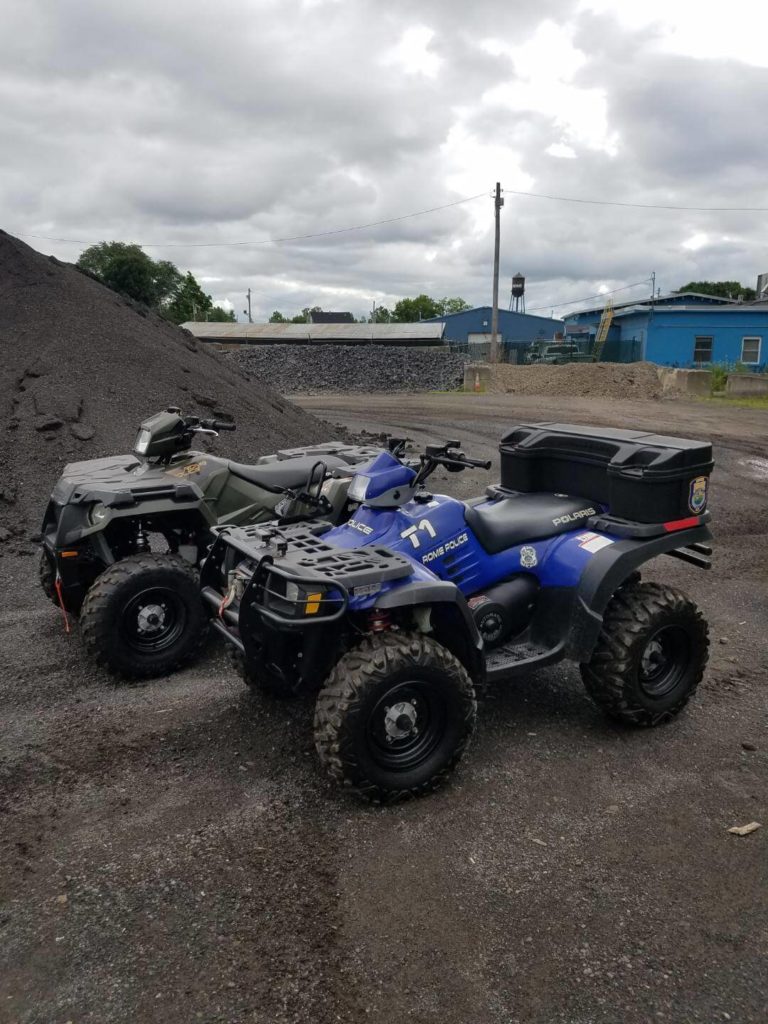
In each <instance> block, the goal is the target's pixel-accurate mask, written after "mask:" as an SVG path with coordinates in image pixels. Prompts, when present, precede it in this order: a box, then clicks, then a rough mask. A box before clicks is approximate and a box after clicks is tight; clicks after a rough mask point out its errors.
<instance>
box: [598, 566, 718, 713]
mask: <svg viewBox="0 0 768 1024" xmlns="http://www.w3.org/2000/svg"><path fill="white" fill-rule="evenodd" d="M708 653H709V635H708V629H707V624H706V622H705V620H704V618H703V616H702V614H701V612H700V611H699V610H698V608H697V607H696V605H695V604H694V603H693V601H691V600H690V598H688V597H687V596H686V595H685V594H684V593H682V592H681V591H679V590H676V589H675V588H674V587H668V586H665V585H664V584H662V583H633V584H630V585H629V586H626V587H622V588H621V589H620V590H618V591H617V592H616V593H615V594H614V596H613V598H612V599H611V601H610V603H609V605H608V607H607V609H606V611H605V615H604V616H603V626H602V629H601V631H600V637H599V639H598V642H597V646H596V647H595V650H594V652H593V654H592V657H591V659H590V660H589V662H587V663H585V664H582V665H581V676H582V679H583V680H584V685H585V686H586V688H587V692H588V693H589V695H590V697H591V698H592V700H594V702H595V703H596V704H597V705H598V706H599V707H601V708H602V709H603V711H605V713H606V714H607V715H608V716H609V717H610V718H613V719H615V720H617V721H620V722H624V723H626V724H627V725H635V726H652V725H659V724H660V723H662V722H666V721H669V719H671V718H673V717H674V716H675V715H677V714H678V713H679V712H680V711H682V709H683V708H684V707H685V705H686V704H687V703H688V701H689V700H690V699H691V697H692V696H693V695H694V693H695V692H696V688H697V686H698V685H699V683H700V682H701V678H702V676H703V675H704V669H705V668H706V664H707V657H708Z"/></svg>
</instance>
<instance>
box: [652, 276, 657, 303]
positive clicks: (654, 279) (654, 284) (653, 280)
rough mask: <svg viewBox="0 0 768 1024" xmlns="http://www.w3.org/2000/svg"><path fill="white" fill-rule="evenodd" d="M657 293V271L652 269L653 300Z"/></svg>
mask: <svg viewBox="0 0 768 1024" xmlns="http://www.w3.org/2000/svg"><path fill="white" fill-rule="evenodd" d="M655 294H656V271H655V270H652V271H651V302H653V298H654V296H655Z"/></svg>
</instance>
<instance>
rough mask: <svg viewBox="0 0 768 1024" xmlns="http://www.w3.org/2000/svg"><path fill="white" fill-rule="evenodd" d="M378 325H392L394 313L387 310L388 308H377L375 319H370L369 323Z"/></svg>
mask: <svg viewBox="0 0 768 1024" xmlns="http://www.w3.org/2000/svg"><path fill="white" fill-rule="evenodd" d="M371 322H373V323H377V324H390V323H392V313H391V312H390V311H389V310H388V309H387V307H386V306H377V307H376V314H375V319H373V318H372V317H368V323H371Z"/></svg>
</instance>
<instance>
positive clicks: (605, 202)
mask: <svg viewBox="0 0 768 1024" xmlns="http://www.w3.org/2000/svg"><path fill="white" fill-rule="evenodd" d="M504 192H505V193H508V194H509V195H513V196H526V197H527V198H528V199H552V200H554V201H556V202H558V203H586V204H587V205H589V206H625V207H629V208H630V209H632V210H688V211H690V212H691V213H768V206H661V205H658V204H656V203H621V202H614V201H613V200H610V199H577V198H576V197H575V196H552V195H548V194H546V193H544V192H516V191H515V190H514V189H511V188H505V189H504Z"/></svg>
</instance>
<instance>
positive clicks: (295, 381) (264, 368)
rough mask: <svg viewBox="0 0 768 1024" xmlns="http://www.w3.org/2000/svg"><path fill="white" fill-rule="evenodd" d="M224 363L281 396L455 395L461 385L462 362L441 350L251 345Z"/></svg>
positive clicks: (396, 347)
mask: <svg viewBox="0 0 768 1024" xmlns="http://www.w3.org/2000/svg"><path fill="white" fill-rule="evenodd" d="M229 358H230V359H232V360H233V361H234V362H235V363H236V364H237V366H238V367H239V369H240V370H241V371H242V372H243V373H244V374H245V375H246V376H247V377H249V378H252V377H255V379H256V380H267V381H269V383H270V384H271V385H272V386H273V387H275V388H277V390H278V391H281V392H284V393H285V394H300V393H304V394H318V393H319V392H323V391H330V392H335V393H339V392H344V393H346V392H349V391H364V392H372V391H389V392H396V391H409V392H410V391H456V390H457V389H458V388H460V387H461V385H462V382H463V380H464V359H463V358H462V356H458V355H455V354H454V353H452V352H450V351H449V350H448V349H447V348H443V347H442V346H439V347H434V348H425V347H416V348H411V347H410V346H405V345H402V346H399V345H398V346H393V345H360V346H355V345H252V346H250V347H248V348H241V349H239V350H237V351H236V352H233V353H232V354H231V355H230V356H229Z"/></svg>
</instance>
